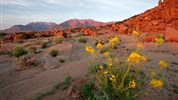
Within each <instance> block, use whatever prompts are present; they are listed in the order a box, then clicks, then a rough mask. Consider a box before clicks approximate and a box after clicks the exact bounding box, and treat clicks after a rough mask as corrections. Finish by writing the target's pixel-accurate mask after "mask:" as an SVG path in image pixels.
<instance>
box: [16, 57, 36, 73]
mask: <svg viewBox="0 0 178 100" xmlns="http://www.w3.org/2000/svg"><path fill="white" fill-rule="evenodd" d="M18 62H19V66H18V68H16V70H24V69H28V68H30V67H31V66H32V65H35V58H34V57H33V56H32V55H23V56H21V57H20V58H19V59H18Z"/></svg>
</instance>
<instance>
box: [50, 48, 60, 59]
mask: <svg viewBox="0 0 178 100" xmlns="http://www.w3.org/2000/svg"><path fill="white" fill-rule="evenodd" d="M49 54H50V55H51V56H52V57H56V56H57V55H58V50H54V49H53V50H51V51H50V52H49Z"/></svg>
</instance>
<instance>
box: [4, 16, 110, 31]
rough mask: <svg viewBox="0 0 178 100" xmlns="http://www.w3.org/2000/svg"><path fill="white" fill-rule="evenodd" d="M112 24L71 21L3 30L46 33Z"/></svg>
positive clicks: (87, 20) (33, 23) (90, 20)
mask: <svg viewBox="0 0 178 100" xmlns="http://www.w3.org/2000/svg"><path fill="white" fill-rule="evenodd" d="M110 23H112V22H108V23H107V22H106V23H104V22H99V21H94V20H92V19H70V20H67V21H65V22H62V23H60V24H56V23H53V22H31V23H29V24H27V25H14V26H12V27H10V28H8V29H5V30H3V32H7V33H10V32H22V31H44V30H56V29H65V28H74V27H97V26H105V25H107V24H110Z"/></svg>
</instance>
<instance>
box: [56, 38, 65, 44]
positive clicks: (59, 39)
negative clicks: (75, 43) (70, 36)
mask: <svg viewBox="0 0 178 100" xmlns="http://www.w3.org/2000/svg"><path fill="white" fill-rule="evenodd" d="M63 41H64V39H63V38H57V39H56V40H55V41H54V42H55V43H56V44H60V43H62V42H63Z"/></svg>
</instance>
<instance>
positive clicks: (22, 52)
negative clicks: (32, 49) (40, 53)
mask: <svg viewBox="0 0 178 100" xmlns="http://www.w3.org/2000/svg"><path fill="white" fill-rule="evenodd" d="M27 53H28V52H27V51H26V50H25V49H24V48H23V47H20V46H16V47H14V48H13V51H12V55H13V56H14V57H20V56H22V55H25V54H27Z"/></svg>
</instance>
